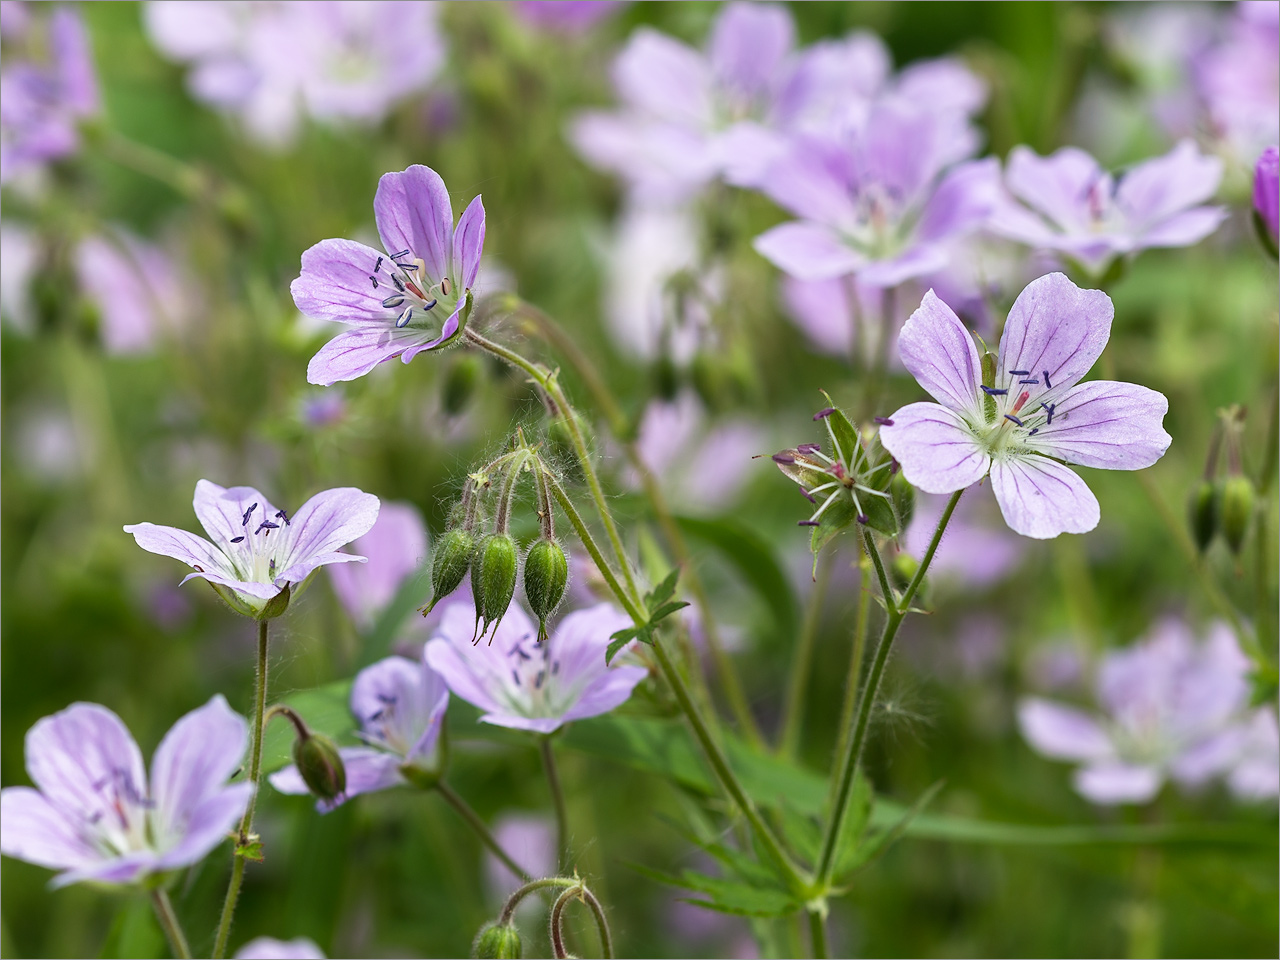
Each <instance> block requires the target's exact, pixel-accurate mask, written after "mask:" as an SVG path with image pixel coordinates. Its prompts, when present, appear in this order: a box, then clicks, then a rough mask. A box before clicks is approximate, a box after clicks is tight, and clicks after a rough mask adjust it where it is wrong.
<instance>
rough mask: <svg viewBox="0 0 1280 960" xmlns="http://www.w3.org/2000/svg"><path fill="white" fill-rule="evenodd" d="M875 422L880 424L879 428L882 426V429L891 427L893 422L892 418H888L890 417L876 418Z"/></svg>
mask: <svg viewBox="0 0 1280 960" xmlns="http://www.w3.org/2000/svg"><path fill="white" fill-rule="evenodd" d="M875 421H876V423H878V424H880V426H882V427H892V426H893V420H892V418H890V417H876V418H875Z"/></svg>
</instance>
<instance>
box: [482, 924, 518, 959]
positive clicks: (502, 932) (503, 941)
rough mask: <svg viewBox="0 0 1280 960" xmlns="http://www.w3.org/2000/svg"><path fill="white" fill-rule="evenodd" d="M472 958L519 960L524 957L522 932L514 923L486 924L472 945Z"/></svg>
mask: <svg viewBox="0 0 1280 960" xmlns="http://www.w3.org/2000/svg"><path fill="white" fill-rule="evenodd" d="M471 956H473V957H476V958H477V960H479V958H489V960H508V958H512V960H518V958H519V957H520V956H522V953H521V944H520V931H519V930H517V929H516V927H515V924H513V923H496V922H495V923H486V924H485V925H484V926H483V927H481V928H480V933H479V934H478V935H477V936H476V939H475V943H473V944H472V945H471Z"/></svg>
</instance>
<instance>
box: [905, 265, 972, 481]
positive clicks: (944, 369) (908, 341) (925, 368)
mask: <svg viewBox="0 0 1280 960" xmlns="http://www.w3.org/2000/svg"><path fill="white" fill-rule="evenodd" d="M898 356H899V357H901V358H902V365H903V366H904V367H906V368H907V370H908V372H910V374H911V375H912V376H913V377H915V378H916V382H917V383H919V384H920V386H922V387H924V388H925V390H927V391H928V392H929V394H930V396H932V397H933V398H934V399H935V400H937V401H938V402H939V403H941V404H943V405H944V406H947V407H950V408H951V409H952V410H956V411H959V412H961V413H974V414H979V413H980V411H981V409H982V404H981V402H980V400H979V396H978V387H979V385H980V384H981V383H982V361H981V360H980V359H979V357H978V348H977V346H976V345H975V344H974V342H973V337H972V336H971V335H970V333H969V331H968V330H966V329H965V327H964V324H963V323H961V322H960V318H959V317H957V316H956V314H955V311H954V310H952V309H951V308H950V307H949V306H947V305H946V304H945V303H943V302H942V300H941V299H939V297H938V295H937V294H935V293H934V292H933V291H932V290H930V291H929V292H928V293H926V294H925V295H924V299H923V300H921V301H920V306H919V308H917V309H916V311H915V313H913V314H911V316H910V317H908V318H907V322H906V323H905V324H903V326H902V332H901V333H899V334H898ZM882 434H883V432H882ZM898 459H899V460H901V459H902V458H901V457H899V458H898Z"/></svg>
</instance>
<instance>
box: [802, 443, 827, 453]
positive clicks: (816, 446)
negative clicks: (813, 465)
mask: <svg viewBox="0 0 1280 960" xmlns="http://www.w3.org/2000/svg"><path fill="white" fill-rule="evenodd" d="M821 449H822V444H820V443H802V444H800V446H798V447H796V453H817V452H818V451H819V450H821Z"/></svg>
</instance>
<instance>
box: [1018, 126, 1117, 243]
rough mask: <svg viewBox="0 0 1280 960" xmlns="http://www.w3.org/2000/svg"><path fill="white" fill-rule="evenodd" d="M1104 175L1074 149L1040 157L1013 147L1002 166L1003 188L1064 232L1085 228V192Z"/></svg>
mask: <svg viewBox="0 0 1280 960" xmlns="http://www.w3.org/2000/svg"><path fill="white" fill-rule="evenodd" d="M1104 176H1105V174H1104V173H1103V171H1102V170H1101V168H1100V167H1099V166H1098V162H1097V161H1096V160H1094V159H1093V157H1091V156H1089V154H1087V153H1085V152H1084V151H1083V150H1079V149H1077V148H1075V147H1063V148H1062V149H1061V150H1058V151H1056V152H1055V153H1053V154H1051V155H1050V156H1047V157H1041V156H1038V155H1037V154H1036V152H1035V151H1034V150H1032V149H1030V148H1029V147H1014V148H1013V150H1011V151H1010V152H1009V160H1008V164H1007V165H1006V167H1005V175H1004V180H1005V186H1007V187H1008V188H1009V191H1010V192H1011V193H1012V194H1013V195H1014V196H1016V197H1017V198H1018V199H1020V200H1022V201H1023V202H1024V203H1026V204H1027V205H1028V206H1030V207H1032V208H1034V209H1035V210H1038V211H1040V212H1041V213H1043V214H1044V215H1045V216H1047V217H1048V218H1049V219H1050V220H1052V221H1053V222H1054V223H1055V224H1056V225H1057V226H1059V227H1061V228H1062V229H1064V230H1066V231H1068V232H1079V231H1083V230H1084V229H1085V228H1086V223H1085V214H1086V208H1087V203H1088V196H1089V190H1090V188H1091V187H1093V185H1094V184H1095V183H1097V182H1098V180H1099V178H1101V177H1104Z"/></svg>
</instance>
